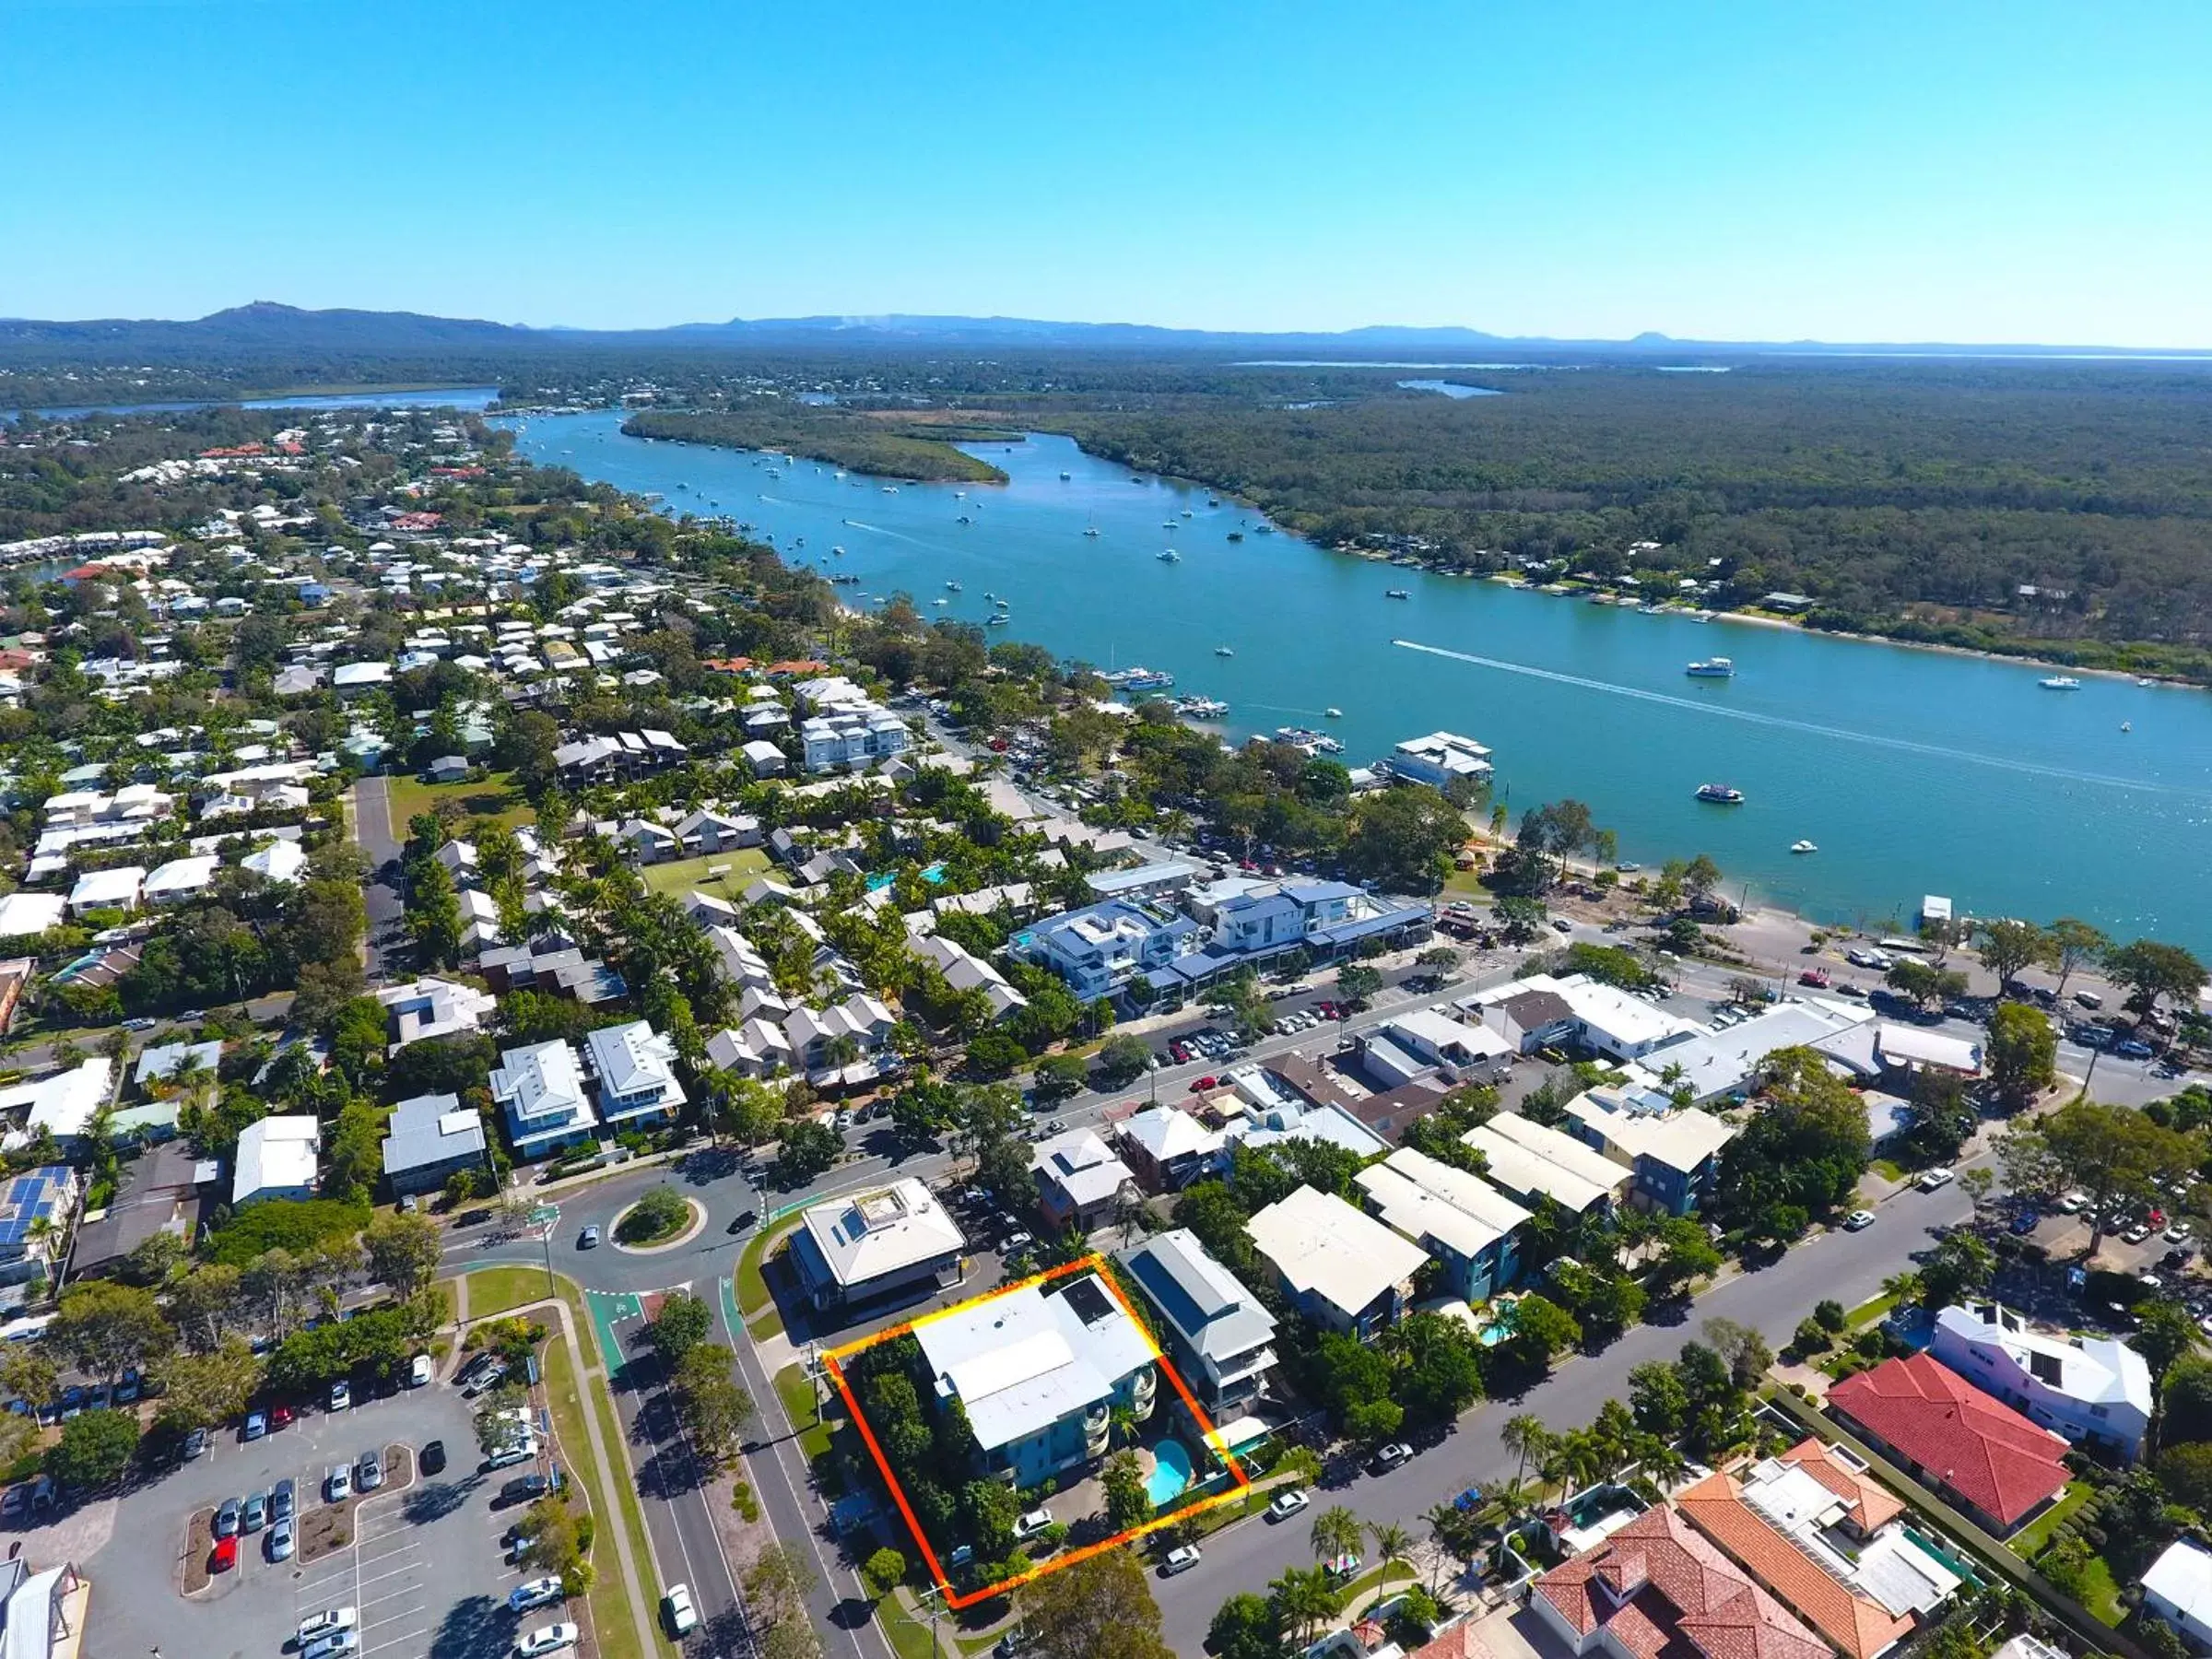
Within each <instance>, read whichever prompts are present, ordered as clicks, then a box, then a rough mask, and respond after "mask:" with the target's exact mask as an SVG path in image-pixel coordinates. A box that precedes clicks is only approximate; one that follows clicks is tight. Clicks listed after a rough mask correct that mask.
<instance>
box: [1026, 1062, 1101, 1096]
mask: <svg viewBox="0 0 2212 1659" xmlns="http://www.w3.org/2000/svg"><path fill="white" fill-rule="evenodd" d="M1089 1083H1090V1067H1089V1066H1088V1065H1086V1064H1084V1061H1083V1058H1082V1056H1081V1055H1079V1054H1052V1055H1049V1056H1047V1057H1046V1058H1044V1059H1042V1060H1040V1061H1039V1062H1037V1070H1036V1072H1035V1074H1034V1076H1033V1077H1032V1079H1031V1082H1030V1088H1033V1089H1034V1090H1035V1091H1036V1094H1037V1098H1038V1099H1039V1100H1044V1101H1047V1102H1049V1103H1055V1104H1056V1103H1057V1102H1059V1101H1061V1100H1073V1099H1074V1098H1075V1097H1076V1096H1077V1095H1079V1094H1081V1093H1082V1092H1083V1090H1084V1089H1085V1088H1088V1086H1089Z"/></svg>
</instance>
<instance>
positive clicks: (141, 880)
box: [69, 865, 146, 911]
mask: <svg viewBox="0 0 2212 1659" xmlns="http://www.w3.org/2000/svg"><path fill="white" fill-rule="evenodd" d="M145 881H146V871H145V870H144V869H142V868H141V867H140V866H138V865H125V866H124V868H122V869H120V870H91V871H88V872H87V873H86V874H85V875H82V876H79V877H77V878H76V886H75V887H73V888H70V889H69V908H70V909H71V910H74V911H84V910H99V909H100V908H101V907H102V906H104V905H111V904H135V903H137V902H138V894H139V890H140V888H142V887H143V885H144V884H145Z"/></svg>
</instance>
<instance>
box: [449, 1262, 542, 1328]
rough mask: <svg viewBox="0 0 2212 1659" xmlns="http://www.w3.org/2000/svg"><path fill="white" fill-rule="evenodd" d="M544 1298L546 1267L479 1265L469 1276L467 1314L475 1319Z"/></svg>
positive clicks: (484, 1317)
mask: <svg viewBox="0 0 2212 1659" xmlns="http://www.w3.org/2000/svg"><path fill="white" fill-rule="evenodd" d="M543 1300H546V1270H545V1269H544V1268H543V1267H479V1268H477V1270H476V1271H475V1272H474V1273H472V1274H470V1275H469V1276H468V1316H469V1318H471V1319H472V1320H474V1319H486V1318H488V1317H490V1316H491V1315H492V1314H494V1313H504V1312H507V1310H508V1309H510V1308H520V1307H524V1306H527V1305H528V1304H529V1303H531V1302H535V1301H543Z"/></svg>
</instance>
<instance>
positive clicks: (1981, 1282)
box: [1920, 1229, 1997, 1310]
mask: <svg viewBox="0 0 2212 1659" xmlns="http://www.w3.org/2000/svg"><path fill="white" fill-rule="evenodd" d="M1996 1276H1997V1257H1996V1253H1995V1252H1994V1251H1993V1250H1992V1249H1990V1247H1989V1246H1988V1244H1986V1243H1985V1242H1983V1239H1982V1237H1981V1235H1980V1234H1978V1233H1972V1232H1968V1231H1966V1230H1963V1229H1961V1230H1958V1231H1954V1232H1949V1233H1946V1234H1945V1235H1944V1236H1943V1238H1942V1239H1941V1240H1940V1241H1938V1242H1937V1244H1936V1246H1935V1249H1934V1250H1933V1251H1931V1252H1930V1253H1929V1254H1928V1257H1927V1260H1926V1261H1924V1262H1923V1263H1922V1264H1921V1268H1920V1287H1921V1298H1922V1300H1923V1302H1924V1305H1926V1306H1928V1307H1930V1308H1935V1309H1939V1310H1940V1309H1943V1308H1947V1307H1949V1306H1950V1305H1951V1304H1952V1303H1954V1302H1958V1301H1963V1300H1965V1299H1966V1298H1968V1297H1970V1296H1971V1295H1973V1294H1974V1293H1975V1292H1977V1291H1981V1290H1986V1289H1988V1288H1989V1284H1990V1281H1991V1280H1992V1279H1994V1278H1995V1277H1996Z"/></svg>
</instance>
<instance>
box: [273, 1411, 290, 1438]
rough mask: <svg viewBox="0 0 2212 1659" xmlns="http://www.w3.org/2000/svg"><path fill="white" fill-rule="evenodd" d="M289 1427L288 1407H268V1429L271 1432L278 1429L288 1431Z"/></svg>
mask: <svg viewBox="0 0 2212 1659" xmlns="http://www.w3.org/2000/svg"><path fill="white" fill-rule="evenodd" d="M291 1426H292V1408H291V1407H290V1406H272V1407H270V1409H269V1429H270V1430H271V1431H272V1432H274V1431H275V1430H278V1429H289V1428H290V1427H291Z"/></svg>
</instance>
